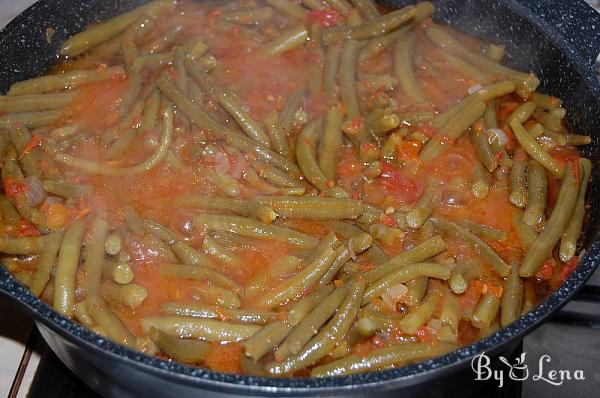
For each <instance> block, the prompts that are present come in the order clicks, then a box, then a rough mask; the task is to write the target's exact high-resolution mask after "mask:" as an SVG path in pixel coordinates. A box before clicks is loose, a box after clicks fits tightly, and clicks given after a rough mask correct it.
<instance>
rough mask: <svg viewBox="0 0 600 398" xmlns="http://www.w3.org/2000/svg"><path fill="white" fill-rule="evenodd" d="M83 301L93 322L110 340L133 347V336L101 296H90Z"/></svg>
mask: <svg viewBox="0 0 600 398" xmlns="http://www.w3.org/2000/svg"><path fill="white" fill-rule="evenodd" d="M84 302H85V307H86V309H87V310H88V312H89V314H90V316H91V317H92V319H93V320H94V322H95V323H96V324H97V325H98V326H99V327H100V328H102V330H103V331H105V332H106V334H107V336H108V337H109V338H110V339H111V340H113V341H115V342H117V343H120V344H123V345H125V346H127V347H130V348H133V347H135V337H134V336H133V335H132V334H131V332H130V331H129V330H128V329H127V328H126V327H125V325H123V323H122V322H121V321H120V320H119V318H118V317H117V316H116V315H115V314H114V313H113V312H112V311H111V310H110V308H109V307H108V305H107V304H106V302H105V301H104V300H103V299H102V298H100V297H99V296H90V297H88V298H86V299H85V301H84Z"/></svg>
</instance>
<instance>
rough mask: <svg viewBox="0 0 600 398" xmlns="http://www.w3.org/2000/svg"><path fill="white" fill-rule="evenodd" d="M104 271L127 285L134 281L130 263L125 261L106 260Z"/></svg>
mask: <svg viewBox="0 0 600 398" xmlns="http://www.w3.org/2000/svg"><path fill="white" fill-rule="evenodd" d="M102 272H103V273H104V274H106V275H107V276H108V277H109V278H110V279H111V280H112V281H114V282H116V283H118V284H120V285H127V284H129V283H131V282H133V278H134V275H133V271H132V270H131V267H130V266H129V264H127V263H126V262H123V261H115V260H112V261H111V260H108V261H105V262H104V267H103V270H102Z"/></svg>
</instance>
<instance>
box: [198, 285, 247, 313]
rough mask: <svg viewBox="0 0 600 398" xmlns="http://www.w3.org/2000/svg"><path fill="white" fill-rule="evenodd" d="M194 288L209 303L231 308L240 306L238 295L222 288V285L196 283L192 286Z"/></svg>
mask: <svg viewBox="0 0 600 398" xmlns="http://www.w3.org/2000/svg"><path fill="white" fill-rule="evenodd" d="M194 290H195V291H196V292H198V293H199V294H200V296H201V297H202V300H203V301H205V302H206V303H208V304H210V305H215V306H218V307H223V308H233V309H237V308H240V307H241V306H242V302H241V300H240V297H239V296H238V295H237V294H235V293H233V292H230V291H229V290H227V289H223V288H222V287H219V286H212V285H198V286H195V287H194Z"/></svg>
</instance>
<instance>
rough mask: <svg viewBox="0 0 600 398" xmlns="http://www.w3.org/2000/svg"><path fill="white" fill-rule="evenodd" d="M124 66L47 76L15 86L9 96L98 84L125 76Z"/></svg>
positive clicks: (11, 88)
mask: <svg viewBox="0 0 600 398" xmlns="http://www.w3.org/2000/svg"><path fill="white" fill-rule="evenodd" d="M124 75H125V69H124V68H123V66H121V65H119V66H111V67H110V68H107V69H103V70H96V69H93V70H72V71H70V72H65V73H62V74H60V75H47V76H42V77H37V78H34V79H30V80H24V81H21V82H18V83H15V84H13V85H12V86H11V87H10V90H9V91H8V95H10V96H16V95H26V94H40V93H47V92H49V91H55V90H67V89H72V88H75V87H79V86H81V85H84V84H89V83H98V82H101V81H104V80H109V79H113V78H115V77H119V76H124Z"/></svg>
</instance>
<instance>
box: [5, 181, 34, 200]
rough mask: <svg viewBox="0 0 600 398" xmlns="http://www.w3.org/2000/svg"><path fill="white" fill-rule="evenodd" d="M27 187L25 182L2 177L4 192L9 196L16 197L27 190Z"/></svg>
mask: <svg viewBox="0 0 600 398" xmlns="http://www.w3.org/2000/svg"><path fill="white" fill-rule="evenodd" d="M28 189H29V187H28V186H27V184H25V183H22V182H18V181H15V180H13V179H11V178H5V179H4V192H5V193H6V196H8V197H9V198H16V197H17V196H19V195H21V194H24V193H25V192H27V190H28Z"/></svg>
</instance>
